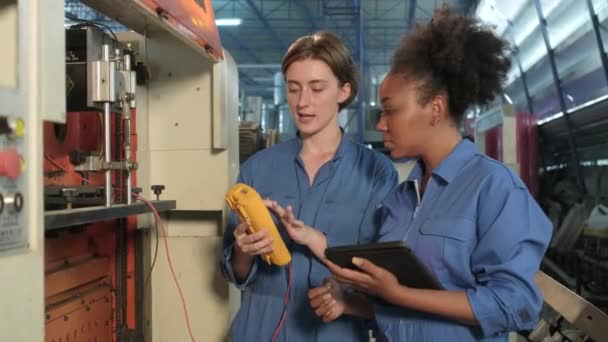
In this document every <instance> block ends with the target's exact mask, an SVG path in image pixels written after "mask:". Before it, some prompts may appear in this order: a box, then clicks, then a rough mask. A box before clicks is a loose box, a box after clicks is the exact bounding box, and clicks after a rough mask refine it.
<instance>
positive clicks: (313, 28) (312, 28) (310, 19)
mask: <svg viewBox="0 0 608 342" xmlns="http://www.w3.org/2000/svg"><path fill="white" fill-rule="evenodd" d="M295 4H296V5H297V6H298V7H300V9H301V10H302V12H304V14H305V17H306V21H308V24H309V25H310V32H311V33H312V32H314V31H316V30H317V24H316V23H315V20H314V18H313V16H312V13H311V12H310V9H309V8H308V6H307V5H306V1H296V2H295Z"/></svg>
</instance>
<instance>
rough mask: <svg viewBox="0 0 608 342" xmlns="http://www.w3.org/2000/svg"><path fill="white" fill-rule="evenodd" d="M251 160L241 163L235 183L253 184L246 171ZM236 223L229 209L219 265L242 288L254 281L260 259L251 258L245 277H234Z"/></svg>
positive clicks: (230, 279) (229, 278)
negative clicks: (251, 263) (233, 260)
mask: <svg viewBox="0 0 608 342" xmlns="http://www.w3.org/2000/svg"><path fill="white" fill-rule="evenodd" d="M251 162H253V161H252V160H250V161H248V162H247V163H245V164H243V166H242V167H241V173H240V174H239V176H238V178H237V183H245V184H248V185H251V186H253V184H252V180H251V177H250V176H249V174H250V172H249V171H248V170H250V169H251V167H250V163H251ZM238 224H239V218H238V217H237V216H236V214H235V213H234V212H232V211H230V214H229V216H228V223H227V224H226V230H225V231H224V236H223V239H222V254H221V256H220V266H221V270H222V274H223V275H224V277H225V278H226V279H227V280H228V281H229V282H231V283H233V284H234V285H235V286H236V287H237V288H239V289H244V288H246V287H247V286H249V285H250V284H251V283H252V282H254V281H255V278H256V274H257V271H258V267H259V262H260V260H259V258H257V257H256V258H254V259H253V265H252V267H251V270H249V274H247V276H246V277H245V279H243V280H241V281H239V280H237V279H236V276H235V274H234V269H233V268H232V257H233V251H234V248H233V247H234V229H236V226H237V225H238Z"/></svg>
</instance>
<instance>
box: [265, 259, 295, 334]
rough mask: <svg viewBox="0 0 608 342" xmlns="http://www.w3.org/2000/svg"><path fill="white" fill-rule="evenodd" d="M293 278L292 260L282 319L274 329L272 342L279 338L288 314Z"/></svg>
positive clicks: (288, 273) (289, 265)
mask: <svg viewBox="0 0 608 342" xmlns="http://www.w3.org/2000/svg"><path fill="white" fill-rule="evenodd" d="M291 279H292V272H291V262H290V263H289V264H288V266H287V290H285V299H284V306H283V313H282V314H281V320H279V324H278V325H277V328H276V329H275V330H274V333H273V334H272V338H271V339H270V341H271V342H274V340H275V339H276V338H277V336H278V335H279V331H281V328H282V327H283V324H284V323H285V317H286V316H287V306H288V305H289V293H290V292H291Z"/></svg>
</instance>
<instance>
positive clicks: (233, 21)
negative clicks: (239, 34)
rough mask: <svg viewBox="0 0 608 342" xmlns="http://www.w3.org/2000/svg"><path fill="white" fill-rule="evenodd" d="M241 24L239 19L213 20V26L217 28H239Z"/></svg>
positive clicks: (241, 21)
mask: <svg viewBox="0 0 608 342" xmlns="http://www.w3.org/2000/svg"><path fill="white" fill-rule="evenodd" d="M242 23H243V20H242V19H241V18H223V19H215V25H217V26H239V25H241V24H242Z"/></svg>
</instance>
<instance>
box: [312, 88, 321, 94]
mask: <svg viewBox="0 0 608 342" xmlns="http://www.w3.org/2000/svg"><path fill="white" fill-rule="evenodd" d="M323 90H324V89H323V88H312V91H314V92H315V93H320V92H322V91H323Z"/></svg>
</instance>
